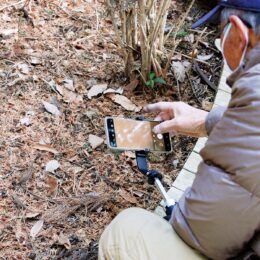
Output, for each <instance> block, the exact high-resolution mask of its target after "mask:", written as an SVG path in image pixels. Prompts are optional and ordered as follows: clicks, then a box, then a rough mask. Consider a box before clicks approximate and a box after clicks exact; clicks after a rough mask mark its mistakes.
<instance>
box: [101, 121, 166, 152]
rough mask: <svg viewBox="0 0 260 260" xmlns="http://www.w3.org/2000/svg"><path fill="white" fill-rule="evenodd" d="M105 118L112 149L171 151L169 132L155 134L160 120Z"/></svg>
mask: <svg viewBox="0 0 260 260" xmlns="http://www.w3.org/2000/svg"><path fill="white" fill-rule="evenodd" d="M105 120H106V132H107V139H108V145H109V146H110V148H112V149H118V150H150V151H157V152H170V151H171V141H170V136H169V134H168V133H167V134H155V133H154V132H153V131H152V130H153V128H154V127H155V126H156V125H157V124H159V123H160V122H156V121H140V120H134V119H127V118H116V117H114V118H112V117H109V118H106V119H105Z"/></svg>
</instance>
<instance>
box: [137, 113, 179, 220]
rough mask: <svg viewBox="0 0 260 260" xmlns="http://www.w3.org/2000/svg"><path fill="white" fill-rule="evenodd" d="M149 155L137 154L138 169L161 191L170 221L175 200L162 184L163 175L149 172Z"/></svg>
mask: <svg viewBox="0 0 260 260" xmlns="http://www.w3.org/2000/svg"><path fill="white" fill-rule="evenodd" d="M136 120H140V121H143V120H144V118H143V117H137V118H136ZM148 154H149V150H143V151H136V152H135V155H136V161H137V167H138V170H139V171H140V172H141V173H142V174H144V175H145V176H147V178H148V183H149V184H151V185H155V186H156V187H157V188H158V190H159V191H160V193H161V194H162V196H163V200H164V203H165V213H166V216H165V217H164V218H165V219H166V220H170V217H171V213H172V210H173V207H174V205H175V200H173V199H171V198H170V197H169V195H168V194H167V192H166V190H165V188H164V187H163V185H162V182H161V180H162V175H161V174H160V173H159V172H158V171H156V170H149V166H148V158H147V157H148Z"/></svg>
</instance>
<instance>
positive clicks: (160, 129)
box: [153, 119, 177, 134]
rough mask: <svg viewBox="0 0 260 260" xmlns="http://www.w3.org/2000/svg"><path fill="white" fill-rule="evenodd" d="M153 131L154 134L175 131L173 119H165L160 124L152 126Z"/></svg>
mask: <svg viewBox="0 0 260 260" xmlns="http://www.w3.org/2000/svg"><path fill="white" fill-rule="evenodd" d="M153 132H154V133H155V134H164V133H170V132H171V133H177V129H176V123H175V120H174V119H172V120H167V121H165V122H162V123H161V124H159V125H157V126H155V127H154V129H153Z"/></svg>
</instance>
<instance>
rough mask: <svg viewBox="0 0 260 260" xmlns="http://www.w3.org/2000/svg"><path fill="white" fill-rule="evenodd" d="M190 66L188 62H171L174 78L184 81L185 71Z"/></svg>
mask: <svg viewBox="0 0 260 260" xmlns="http://www.w3.org/2000/svg"><path fill="white" fill-rule="evenodd" d="M189 66H190V63H189V62H185V63H184V62H180V61H173V62H172V67H171V68H172V70H173V74H174V77H175V79H176V80H178V81H180V82H184V80H185V77H186V71H188V69H189Z"/></svg>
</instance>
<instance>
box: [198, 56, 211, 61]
mask: <svg viewBox="0 0 260 260" xmlns="http://www.w3.org/2000/svg"><path fill="white" fill-rule="evenodd" d="M212 57H213V54H209V55H198V56H197V58H198V59H199V60H201V61H207V60H210V59H211V58H212Z"/></svg>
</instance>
